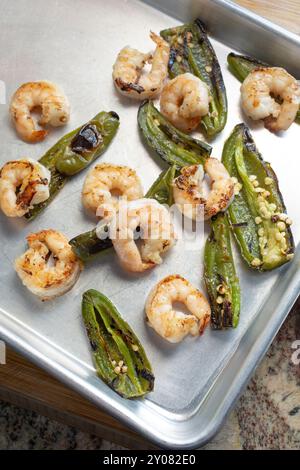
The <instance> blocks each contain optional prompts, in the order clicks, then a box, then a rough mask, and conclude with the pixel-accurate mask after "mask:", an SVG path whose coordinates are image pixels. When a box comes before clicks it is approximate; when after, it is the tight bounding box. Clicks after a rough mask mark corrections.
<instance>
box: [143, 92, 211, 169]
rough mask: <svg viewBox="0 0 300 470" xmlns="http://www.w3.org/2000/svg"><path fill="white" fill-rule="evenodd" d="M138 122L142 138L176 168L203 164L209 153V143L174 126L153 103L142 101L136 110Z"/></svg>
mask: <svg viewBox="0 0 300 470" xmlns="http://www.w3.org/2000/svg"><path fill="white" fill-rule="evenodd" d="M138 124H139V128H140V131H141V133H142V136H143V138H144V139H145V141H146V142H147V144H148V145H149V147H151V148H152V149H153V150H155V152H156V153H157V154H158V155H159V156H160V157H161V158H162V160H164V161H165V162H167V163H168V164H169V165H176V166H177V167H178V168H181V167H183V166H187V165H195V164H199V163H201V164H203V162H204V160H205V159H206V158H207V157H209V155H210V154H211V151H212V148H211V147H210V145H207V144H206V143H204V142H202V141H201V140H197V139H194V138H193V137H191V136H189V135H187V134H184V133H183V132H181V131H179V130H178V129H176V127H174V126H173V125H172V124H171V123H170V122H169V121H168V120H167V119H166V118H165V117H164V116H163V115H162V114H161V113H160V112H159V111H158V110H157V109H156V108H155V106H154V105H153V103H152V101H144V102H143V103H142V104H141V106H140V108H139V112H138Z"/></svg>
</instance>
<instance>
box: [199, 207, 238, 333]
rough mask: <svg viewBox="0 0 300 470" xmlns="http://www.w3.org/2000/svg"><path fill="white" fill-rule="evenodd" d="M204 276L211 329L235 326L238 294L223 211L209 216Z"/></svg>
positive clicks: (227, 225)
mask: <svg viewBox="0 0 300 470" xmlns="http://www.w3.org/2000/svg"><path fill="white" fill-rule="evenodd" d="M204 279H205V284H206V288H207V292H208V296H209V299H210V303H211V326H212V328H213V329H217V330H220V329H223V328H228V327H234V328H236V327H237V325H238V322H239V315H240V304H241V298H240V297H241V294H240V285H239V279H238V277H237V274H236V271H235V266H234V259H233V254H232V249H231V240H230V226H229V223H228V219H227V216H226V213H223V212H220V213H219V214H217V215H216V216H214V217H213V218H212V219H211V232H210V235H209V237H208V239H207V241H206V244H205V249H204Z"/></svg>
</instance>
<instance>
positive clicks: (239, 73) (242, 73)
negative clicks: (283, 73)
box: [227, 52, 300, 124]
mask: <svg viewBox="0 0 300 470" xmlns="http://www.w3.org/2000/svg"><path fill="white" fill-rule="evenodd" d="M227 62H228V65H229V69H230V70H231V72H232V73H233V75H234V76H235V77H236V78H237V79H238V80H239V81H240V82H243V81H244V80H245V78H246V77H247V76H248V75H249V73H250V72H252V70H255V69H259V68H261V67H270V65H269V64H267V63H266V62H262V61H260V60H258V59H254V58H253V57H250V56H247V55H239V54H235V53H234V52H231V53H230V54H228V56H227ZM295 121H296V122H297V123H298V124H300V106H299V111H298V113H297V116H296V118H295Z"/></svg>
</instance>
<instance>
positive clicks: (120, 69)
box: [113, 32, 170, 100]
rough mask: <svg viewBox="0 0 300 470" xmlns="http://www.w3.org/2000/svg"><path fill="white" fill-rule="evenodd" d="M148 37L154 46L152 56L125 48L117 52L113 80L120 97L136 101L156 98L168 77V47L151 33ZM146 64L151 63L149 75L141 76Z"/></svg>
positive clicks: (162, 40)
mask: <svg viewBox="0 0 300 470" xmlns="http://www.w3.org/2000/svg"><path fill="white" fill-rule="evenodd" d="M150 37H151V39H152V41H154V42H155V44H156V49H155V52H154V53H153V55H152V54H151V53H148V54H143V53H142V52H139V51H138V50H136V49H133V48H131V47H129V46H126V47H124V48H123V49H122V50H121V51H120V52H119V54H118V57H117V60H116V62H115V64H114V66H113V80H114V83H115V85H116V88H117V90H118V91H119V92H120V93H122V95H125V96H128V97H129V98H134V99H138V100H144V99H146V98H156V97H157V96H158V95H159V94H160V92H161V89H162V87H163V84H164V80H165V79H166V77H167V75H168V61H169V55H170V46H169V44H168V43H167V42H166V41H165V40H164V39H162V38H161V37H160V36H157V35H156V34H154V33H152V32H151V33H150ZM147 62H148V63H151V70H150V72H149V73H144V74H142V71H143V68H144V66H145V64H146V63H147Z"/></svg>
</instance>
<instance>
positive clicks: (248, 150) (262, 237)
mask: <svg viewBox="0 0 300 470" xmlns="http://www.w3.org/2000/svg"><path fill="white" fill-rule="evenodd" d="M222 162H223V164H224V166H225V167H226V169H227V170H228V172H229V174H230V175H231V176H232V177H234V178H236V185H238V191H236V194H235V197H234V200H233V201H232V203H231V204H230V206H229V208H228V210H227V213H228V217H229V220H230V223H231V226H232V230H233V233H234V235H235V238H236V240H237V243H238V247H239V249H240V252H241V254H242V256H243V258H244V259H245V261H246V262H247V264H248V266H249V267H250V268H252V269H256V270H260V271H269V270H272V269H275V268H278V267H279V266H281V265H283V264H285V263H287V262H289V261H290V260H291V259H292V257H293V254H294V240H293V236H292V232H291V229H290V223H289V220H290V219H289V218H288V217H287V215H286V209H285V205H284V202H283V198H282V195H281V193H280V190H279V186H278V180H277V177H276V175H275V173H274V171H273V169H272V167H271V165H270V164H269V163H267V162H265V161H264V160H263V158H262V156H261V155H260V153H259V151H258V150H257V148H256V145H255V143H254V141H253V139H252V136H251V134H250V131H249V129H248V127H247V126H246V125H245V124H239V125H237V126H236V127H235V128H234V130H233V132H232V134H231V135H230V136H229V138H228V139H227V141H226V142H225V145H224V149H223V154H222ZM284 220H286V221H287V223H285V222H284ZM280 234H281V235H280Z"/></svg>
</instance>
